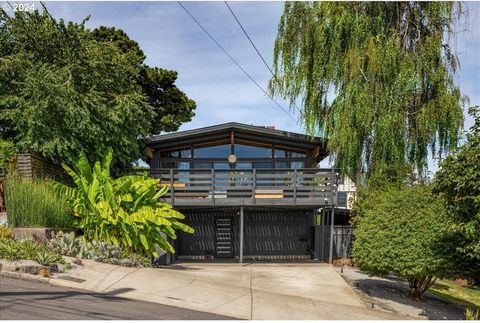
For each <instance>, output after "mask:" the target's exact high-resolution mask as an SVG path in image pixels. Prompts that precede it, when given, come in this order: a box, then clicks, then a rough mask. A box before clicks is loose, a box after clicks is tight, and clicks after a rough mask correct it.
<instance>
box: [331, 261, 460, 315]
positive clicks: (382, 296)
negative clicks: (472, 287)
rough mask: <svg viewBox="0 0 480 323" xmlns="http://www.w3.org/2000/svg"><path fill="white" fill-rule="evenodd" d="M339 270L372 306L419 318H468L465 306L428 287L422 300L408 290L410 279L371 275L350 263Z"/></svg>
mask: <svg viewBox="0 0 480 323" xmlns="http://www.w3.org/2000/svg"><path fill="white" fill-rule="evenodd" d="M336 270H337V271H339V272H340V275H341V276H342V277H343V279H345V281H346V282H347V283H348V284H349V285H350V286H352V287H353V288H354V290H355V292H357V293H358V294H359V295H360V297H361V298H362V300H363V301H364V303H365V304H366V305H367V306H368V307H370V308H374V309H376V310H379V311H385V312H390V313H399V314H402V315H408V316H411V317H412V318H416V319H433V320H445V319H447V320H464V319H465V306H463V305H460V304H457V303H455V302H451V301H449V300H446V299H443V298H440V297H438V296H436V295H434V294H433V293H431V292H429V291H427V292H426V293H425V294H424V295H423V300H415V299H413V298H412V297H411V296H410V295H409V293H408V284H407V282H405V281H404V280H402V279H399V278H396V277H393V276H387V277H375V276H369V275H367V274H365V273H363V272H361V271H360V270H358V269H356V268H351V267H345V268H343V272H341V269H340V268H337V269H336Z"/></svg>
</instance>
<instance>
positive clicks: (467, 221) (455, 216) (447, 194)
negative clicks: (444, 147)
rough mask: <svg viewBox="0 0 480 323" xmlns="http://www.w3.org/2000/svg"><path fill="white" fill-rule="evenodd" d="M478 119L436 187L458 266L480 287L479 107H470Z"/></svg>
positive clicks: (437, 177)
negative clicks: (446, 217) (442, 203)
mask: <svg viewBox="0 0 480 323" xmlns="http://www.w3.org/2000/svg"><path fill="white" fill-rule="evenodd" d="M469 113H470V114H471V116H472V117H473V118H474V119H475V123H474V125H473V127H472V128H471V129H470V132H469V133H468V134H467V138H468V141H467V142H466V143H465V145H463V146H462V147H460V149H459V150H458V151H456V153H455V154H452V155H450V156H448V157H447V158H446V159H445V160H444V161H443V162H442V163H440V169H439V170H438V171H437V172H436V174H435V177H434V181H433V188H434V192H435V193H437V194H439V195H440V196H441V197H442V198H443V200H444V201H445V207H446V209H447V212H448V216H449V217H450V219H451V220H452V222H453V223H452V225H451V226H450V227H449V234H450V235H451V237H450V239H455V240H456V245H455V250H452V252H453V253H455V254H456V255H457V261H455V264H456V267H457V268H458V270H459V271H461V272H463V275H464V277H465V278H467V279H469V281H470V282H471V283H473V284H475V285H477V286H480V167H479V165H480V107H478V106H476V107H471V108H470V109H469Z"/></svg>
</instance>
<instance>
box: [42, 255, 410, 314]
mask: <svg viewBox="0 0 480 323" xmlns="http://www.w3.org/2000/svg"><path fill="white" fill-rule="evenodd" d="M66 276H68V277H67V279H71V278H72V277H73V278H74V279H75V280H76V281H77V282H73V281H69V280H64V279H55V280H51V283H53V284H56V285H62V286H71V287H76V288H84V289H88V290H93V291H97V292H109V293H120V294H121V295H119V296H122V297H127V298H132V299H136V300H144V301H149V302H155V303H160V304H166V305H173V306H178V307H183V308H188V309H193V310H198V311H204V312H210V313H216V314H221V315H227V316H232V317H236V318H242V319H256V320H262V319H269V320H285V319H304V320H308V319H356V320H361V319H405V318H406V317H398V316H397V315H394V314H391V313H387V312H380V311H376V310H371V309H368V308H367V307H366V306H365V305H364V304H363V302H362V301H361V300H360V298H359V296H358V295H357V294H356V293H355V292H354V291H353V290H352V289H351V288H350V287H349V286H348V285H347V283H346V282H345V281H344V280H343V279H342V278H341V277H340V275H339V274H338V273H337V272H335V270H333V268H331V267H330V266H329V265H326V264H313V263H312V264H204V263H188V264H181V265H175V266H171V267H167V268H140V269H139V268H125V267H119V266H112V265H107V264H102V263H97V262H92V261H86V262H85V268H83V269H81V270H75V271H72V272H70V273H67V274H66ZM78 279H81V280H85V281H82V282H81V281H80V280H78Z"/></svg>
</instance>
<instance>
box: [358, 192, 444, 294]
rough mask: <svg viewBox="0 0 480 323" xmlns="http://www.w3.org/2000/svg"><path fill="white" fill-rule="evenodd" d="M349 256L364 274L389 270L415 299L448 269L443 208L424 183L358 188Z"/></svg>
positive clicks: (386, 272) (377, 273)
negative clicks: (405, 282)
mask: <svg viewBox="0 0 480 323" xmlns="http://www.w3.org/2000/svg"><path fill="white" fill-rule="evenodd" d="M355 212H356V214H357V215H356V217H355V219H354V221H355V224H356V228H355V230H354V236H355V241H354V244H353V250H352V255H353V258H354V259H355V261H356V262H357V263H358V265H359V266H360V268H361V269H362V270H365V271H366V272H368V273H369V274H373V275H382V274H388V273H395V274H396V275H398V276H400V277H402V278H405V279H407V280H408V282H409V285H410V294H411V295H412V296H413V297H415V298H418V297H420V296H421V294H422V293H423V292H424V291H425V290H427V289H428V288H429V287H430V286H431V285H432V284H433V283H434V282H435V279H436V277H444V276H445V275H447V274H448V270H449V262H448V261H447V260H446V259H447V257H446V255H445V254H444V252H445V250H448V249H449V248H446V246H445V245H444V242H443V240H442V236H443V234H444V229H445V228H446V227H447V226H448V223H447V219H446V216H445V210H444V208H443V206H442V204H441V201H439V200H438V199H437V198H435V197H434V196H432V194H431V190H430V188H429V187H426V186H416V187H400V188H393V187H383V188H382V189H368V188H367V189H364V190H363V191H362V192H361V193H360V195H359V200H358V201H357V202H356V204H355Z"/></svg>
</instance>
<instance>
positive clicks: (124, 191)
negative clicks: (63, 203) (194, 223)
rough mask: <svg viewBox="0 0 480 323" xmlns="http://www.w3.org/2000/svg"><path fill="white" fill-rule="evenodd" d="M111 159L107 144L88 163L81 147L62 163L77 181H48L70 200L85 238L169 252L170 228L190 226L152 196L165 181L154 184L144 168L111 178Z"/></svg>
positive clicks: (149, 253) (159, 193) (149, 251)
mask: <svg viewBox="0 0 480 323" xmlns="http://www.w3.org/2000/svg"><path fill="white" fill-rule="evenodd" d="M111 161H112V150H111V149H109V150H108V151H107V153H106V154H105V157H104V159H103V162H102V163H100V162H96V163H95V165H94V167H93V168H92V167H91V166H90V164H89V162H88V160H87V157H86V155H85V153H82V154H81V155H80V158H79V160H78V162H77V163H76V164H75V165H74V167H73V169H71V168H70V167H68V166H67V165H63V167H64V168H65V170H66V171H67V172H68V174H69V175H70V176H71V177H72V179H73V181H74V182H75V184H76V186H77V187H76V188H71V187H68V186H65V185H63V184H61V183H55V184H54V185H55V187H56V189H57V190H58V192H60V193H61V194H63V195H64V196H66V197H67V199H68V201H69V202H70V205H71V206H72V208H73V211H74V214H75V216H77V217H78V222H77V223H76V225H77V227H78V228H80V229H81V230H83V232H84V235H85V238H86V239H87V240H89V241H92V240H100V241H103V242H106V243H107V244H111V245H114V246H119V247H122V248H124V249H131V250H132V251H134V252H140V253H144V254H145V255H147V256H149V257H152V256H154V257H157V256H158V254H157V252H156V249H155V245H158V247H159V248H161V249H162V250H168V251H170V252H174V251H175V250H174V249H173V247H172V245H171V244H170V243H169V242H168V241H167V239H166V237H170V238H172V239H176V234H175V229H179V230H182V231H185V232H190V233H192V232H194V230H193V229H192V228H190V227H189V226H187V225H185V224H183V223H181V222H180V221H179V220H181V219H184V218H185V217H184V216H183V215H182V214H181V213H179V212H177V211H176V210H174V209H173V208H172V206H171V205H169V204H168V203H164V202H160V201H159V200H158V199H159V198H160V197H161V196H162V195H164V194H165V193H166V191H167V190H168V187H163V188H162V189H160V190H157V184H158V182H159V180H158V179H152V178H149V177H148V176H147V175H146V174H144V175H134V176H124V177H120V178H118V179H112V178H111V177H110V163H111Z"/></svg>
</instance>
